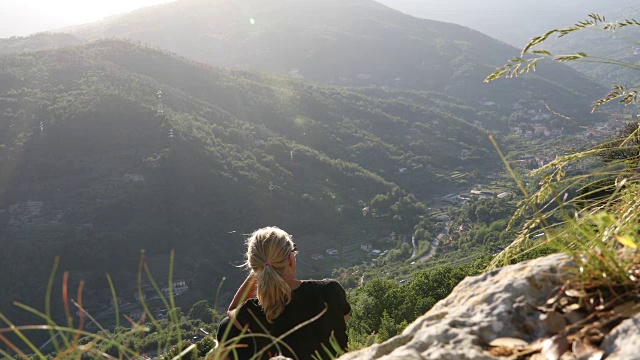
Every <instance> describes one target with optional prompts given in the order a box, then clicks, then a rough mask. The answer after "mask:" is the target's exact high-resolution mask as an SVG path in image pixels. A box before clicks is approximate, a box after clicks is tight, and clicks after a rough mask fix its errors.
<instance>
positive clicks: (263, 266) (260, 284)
mask: <svg viewBox="0 0 640 360" xmlns="http://www.w3.org/2000/svg"><path fill="white" fill-rule="evenodd" d="M247 248H248V249H247V261H246V263H245V265H246V267H247V268H249V269H251V271H252V272H253V273H254V274H255V276H256V284H257V288H256V293H257V294H258V301H259V302H260V305H261V306H262V311H263V312H264V314H265V315H266V317H267V321H268V322H270V323H272V322H273V320H275V319H276V318H277V317H278V316H280V314H282V312H283V311H284V307H285V306H286V305H287V304H288V303H289V302H290V301H291V288H290V287H289V285H288V284H287V282H286V281H285V280H284V279H283V278H282V275H283V274H284V270H285V269H286V267H287V265H288V263H289V255H290V254H291V253H292V252H293V251H294V244H293V241H292V240H291V235H289V234H287V232H286V231H284V230H281V229H279V228H277V227H275V226H270V227H265V228H262V229H258V230H256V231H254V232H253V234H251V236H250V237H249V238H248V239H247Z"/></svg>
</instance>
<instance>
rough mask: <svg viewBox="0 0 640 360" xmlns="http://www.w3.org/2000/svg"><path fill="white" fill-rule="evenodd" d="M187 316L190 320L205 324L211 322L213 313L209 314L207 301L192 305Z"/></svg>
mask: <svg viewBox="0 0 640 360" xmlns="http://www.w3.org/2000/svg"><path fill="white" fill-rule="evenodd" d="M188 316H189V318H190V319H193V320H200V321H202V322H203V323H207V324H209V323H211V322H212V321H213V313H212V312H211V308H210V307H209V302H208V301H207V300H202V301H198V302H197V303H195V304H193V306H192V307H191V309H190V310H189V315H188Z"/></svg>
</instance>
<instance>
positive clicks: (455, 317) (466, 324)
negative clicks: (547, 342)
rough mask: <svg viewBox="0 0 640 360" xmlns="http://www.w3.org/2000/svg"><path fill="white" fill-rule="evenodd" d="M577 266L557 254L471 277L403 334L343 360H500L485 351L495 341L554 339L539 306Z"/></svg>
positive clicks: (347, 355)
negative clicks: (544, 323)
mask: <svg viewBox="0 0 640 360" xmlns="http://www.w3.org/2000/svg"><path fill="white" fill-rule="evenodd" d="M572 264H573V263H572V262H571V260H570V259H569V258H568V257H567V256H565V255H558V254H556V255H551V256H548V257H545V258H540V259H535V260H531V261H527V262H523V263H520V264H516V265H511V266H506V267H504V268H501V269H498V270H494V271H491V272H488V273H486V274H483V275H480V276H476V277H469V278H466V279H464V280H463V281H462V282H461V283H460V284H458V286H457V287H456V288H455V289H454V290H453V292H452V293H451V294H450V295H449V296H448V297H447V298H446V299H444V300H442V301H440V302H438V303H437V304H436V305H435V306H434V307H433V308H432V309H431V310H429V312H427V313H426V314H425V315H423V316H421V317H420V318H418V319H417V320H416V321H415V322H413V323H412V324H411V325H409V326H408V327H407V328H406V329H405V330H404V332H403V333H402V334H401V335H398V336H397V337H395V338H392V339H389V340H388V341H386V342H384V343H382V344H376V345H373V346H371V347H369V348H366V349H363V350H360V351H357V352H353V353H349V354H345V355H343V356H342V357H340V359H341V360H355V359H358V360H372V359H385V360H386V359H442V360H466V359H478V360H485V359H486V360H489V359H496V358H495V357H493V356H492V355H490V354H489V353H488V352H487V351H485V350H484V349H485V348H486V347H487V346H488V344H489V343H490V342H491V341H492V340H494V339H497V338H500V337H515V338H520V339H521V340H524V341H527V342H532V341H534V340H536V339H538V338H540V337H549V336H550V335H554V334H549V333H548V331H547V329H546V327H545V326H544V325H543V324H542V323H541V322H540V321H539V317H540V315H541V314H542V313H541V312H540V311H539V310H538V309H537V308H536V307H537V306H540V305H542V304H544V303H545V302H546V300H547V298H548V296H549V294H550V293H551V291H552V290H553V289H554V288H555V287H558V286H561V285H562V284H563V283H564V282H565V280H566V277H565V276H564V275H562V274H566V272H565V271H564V270H566V269H568V268H570V267H572V266H573V265H572Z"/></svg>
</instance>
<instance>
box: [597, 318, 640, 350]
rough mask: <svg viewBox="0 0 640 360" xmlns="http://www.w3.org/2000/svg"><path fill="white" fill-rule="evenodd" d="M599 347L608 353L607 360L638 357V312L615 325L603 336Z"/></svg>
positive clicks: (639, 340)
mask: <svg viewBox="0 0 640 360" xmlns="http://www.w3.org/2000/svg"><path fill="white" fill-rule="evenodd" d="M600 349H602V350H604V352H605V353H607V354H609V356H607V360H623V359H624V360H629V359H640V352H639V350H638V349H640V314H639V315H636V316H634V317H632V318H630V319H627V320H625V321H623V322H622V323H620V325H618V326H616V327H615V328H614V329H613V331H611V332H610V333H609V335H607V336H606V337H605V338H604V340H603V341H602V344H601V345H600Z"/></svg>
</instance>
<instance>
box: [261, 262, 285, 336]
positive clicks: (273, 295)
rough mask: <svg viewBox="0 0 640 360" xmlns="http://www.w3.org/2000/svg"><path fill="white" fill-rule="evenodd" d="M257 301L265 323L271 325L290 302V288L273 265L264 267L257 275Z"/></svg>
mask: <svg viewBox="0 0 640 360" xmlns="http://www.w3.org/2000/svg"><path fill="white" fill-rule="evenodd" d="M256 290H257V291H256V292H257V294H258V301H259V302H260V305H262V311H263V312H264V314H265V316H266V317H267V321H268V322H269V323H272V322H273V320H275V319H276V318H277V317H278V316H280V314H282V312H283V311H284V307H285V306H286V305H287V304H288V303H289V301H291V288H290V287H289V285H287V282H286V281H284V279H283V278H282V276H280V274H278V272H277V271H276V269H275V268H274V267H273V265H267V266H265V267H264V268H263V269H262V271H260V272H259V273H258V275H257V289H256Z"/></svg>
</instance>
